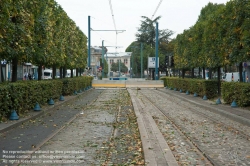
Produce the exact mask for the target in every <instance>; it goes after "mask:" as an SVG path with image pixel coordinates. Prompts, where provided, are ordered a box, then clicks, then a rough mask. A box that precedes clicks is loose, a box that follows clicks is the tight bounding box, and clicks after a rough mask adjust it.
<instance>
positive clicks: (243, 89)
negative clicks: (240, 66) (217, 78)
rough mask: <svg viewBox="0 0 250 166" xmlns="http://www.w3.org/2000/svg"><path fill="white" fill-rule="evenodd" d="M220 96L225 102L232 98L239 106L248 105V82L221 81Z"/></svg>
mask: <svg viewBox="0 0 250 166" xmlns="http://www.w3.org/2000/svg"><path fill="white" fill-rule="evenodd" d="M221 91H222V98H223V100H224V102H225V103H227V104H231V103H232V102H233V100H235V101H236V103H237V104H238V105H239V106H241V107H243V106H244V107H245V106H250V84H248V83H240V82H223V83H222V85H221Z"/></svg>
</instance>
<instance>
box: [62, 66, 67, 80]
mask: <svg viewBox="0 0 250 166" xmlns="http://www.w3.org/2000/svg"><path fill="white" fill-rule="evenodd" d="M66 74H67V69H66V67H63V78H65V77H66Z"/></svg>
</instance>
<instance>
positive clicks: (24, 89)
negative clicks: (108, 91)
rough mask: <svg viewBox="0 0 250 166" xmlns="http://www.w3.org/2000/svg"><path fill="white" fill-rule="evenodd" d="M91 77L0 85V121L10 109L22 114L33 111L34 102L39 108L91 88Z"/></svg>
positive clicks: (6, 115)
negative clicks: (88, 87)
mask: <svg viewBox="0 0 250 166" xmlns="http://www.w3.org/2000/svg"><path fill="white" fill-rule="evenodd" d="M92 79H93V77H88V76H86V77H75V78H64V79H55V80H41V81H35V80H34V81H18V82H14V83H3V84H0V121H1V119H2V118H3V117H6V118H7V117H8V116H9V115H10V113H11V110H12V109H15V110H16V111H17V113H18V114H24V113H25V112H26V111H28V110H30V109H33V108H34V106H35V104H36V102H38V103H39V104H40V105H41V106H42V105H44V104H46V103H47V102H48V100H49V99H50V98H52V99H53V100H57V99H59V97H60V95H71V94H73V93H74V91H75V90H76V91H78V90H80V89H84V88H86V87H87V86H91V83H92Z"/></svg>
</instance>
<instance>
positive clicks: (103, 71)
mask: <svg viewBox="0 0 250 166" xmlns="http://www.w3.org/2000/svg"><path fill="white" fill-rule="evenodd" d="M103 45H104V40H103V41H102V65H101V66H102V79H103V77H104V48H103Z"/></svg>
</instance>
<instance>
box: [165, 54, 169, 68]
mask: <svg viewBox="0 0 250 166" xmlns="http://www.w3.org/2000/svg"><path fill="white" fill-rule="evenodd" d="M165 66H166V67H168V66H169V56H168V55H166V56H165Z"/></svg>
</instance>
